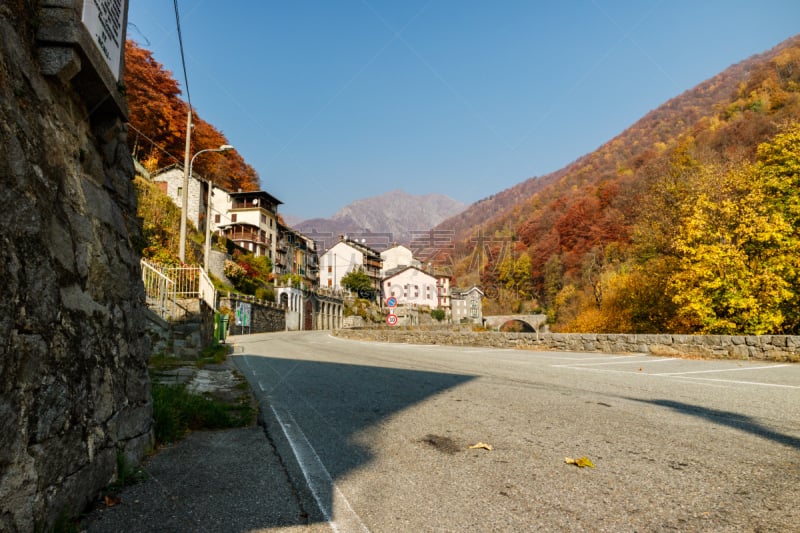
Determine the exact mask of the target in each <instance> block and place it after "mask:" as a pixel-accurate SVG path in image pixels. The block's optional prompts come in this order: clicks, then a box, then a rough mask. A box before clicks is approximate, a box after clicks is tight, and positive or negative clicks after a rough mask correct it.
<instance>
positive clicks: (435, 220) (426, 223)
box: [293, 189, 467, 250]
mask: <svg viewBox="0 0 800 533" xmlns="http://www.w3.org/2000/svg"><path fill="white" fill-rule="evenodd" d="M466 207H467V204H465V203H463V202H459V201H457V200H454V199H452V198H450V197H448V196H446V195H443V194H438V193H430V194H424V195H412V194H409V193H407V192H405V191H404V190H402V189H394V190H392V191H388V192H386V193H383V194H380V195H378V196H372V197H368V198H361V199H357V200H354V201H353V202H351V203H349V204H347V205H346V206H344V207H342V208H341V209H339V210H338V211H337V212H336V213H335V214H334V215H333V216H332V217H330V218H312V219H307V220H303V221H300V222H298V223H296V224H294V225H293V227H294V228H295V229H296V230H298V231H301V232H303V233H305V234H307V235H308V236H309V237H311V238H313V239H314V240H316V241H317V242H321V243H324V244H323V246H324V247H325V248H327V247H329V246H330V245H331V244H333V243H334V241H335V240H338V235H343V234H348V236H350V237H357V238H360V239H364V240H365V241H369V242H366V243H367V244H369V245H371V246H372V247H374V248H375V249H378V250H380V249H383V248H387V247H389V246H391V245H392V244H393V243H399V244H408V243H410V242H411V241H412V240H413V238H414V235H415V234H416V233H417V232H427V231H429V230H430V229H431V228H432V227H434V226H436V225H437V224H439V223H440V222H441V221H442V220H445V219H446V218H448V217H450V216H453V215H455V214H457V213H458V212H460V211H461V210H463V209H464V208H466Z"/></svg>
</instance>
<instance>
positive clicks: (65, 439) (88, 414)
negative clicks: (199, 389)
mask: <svg viewBox="0 0 800 533" xmlns="http://www.w3.org/2000/svg"><path fill="white" fill-rule="evenodd" d="M71 4H72V3H71V2H69V1H67V0H59V1H58V2H56V1H54V0H49V1H41V2H36V1H32V0H8V1H3V2H0V154H1V155H0V205H2V209H0V280H2V282H0V420H2V428H3V430H2V432H0V531H10V532H14V531H34V530H39V531H47V530H50V529H51V528H52V527H53V524H54V523H55V522H56V520H57V518H58V517H63V516H69V515H73V516H74V515H76V514H77V513H79V512H80V511H81V510H83V509H84V508H85V505H86V504H87V503H88V502H89V501H91V500H93V499H94V498H95V497H96V496H97V495H98V494H99V491H100V490H101V488H102V487H104V486H105V485H107V484H108V483H109V482H111V481H113V480H114V478H115V475H116V469H117V461H118V457H122V456H125V457H127V459H128V460H129V461H131V462H135V461H137V460H138V459H139V458H140V457H142V455H143V454H144V452H145V450H146V449H147V448H148V447H149V446H151V443H152V433H151V425H152V405H151V399H150V398H151V396H150V381H149V377H148V373H147V358H148V355H149V346H148V340H147V339H148V338H147V335H146V334H145V333H144V290H143V287H142V283H141V274H140V271H139V258H138V256H137V253H136V252H135V244H134V243H136V242H137V241H139V239H140V229H139V223H138V221H137V220H136V218H135V214H136V205H135V202H136V200H135V194H134V190H133V187H132V183H131V180H132V178H133V174H134V169H133V163H132V161H131V158H130V154H129V150H128V147H127V145H126V132H125V126H124V122H123V120H124V114H123V113H121V112H120V107H119V104H120V102H122V103H123V105H124V98H121V97H119V95H118V94H109V93H108V85H106V84H105V83H104V82H103V81H102V80H100V79H99V78H98V75H97V74H96V73H93V72H92V69H93V66H92V63H91V57H90V56H91V54H89V55H87V54H86V53H85V52H84V51H81V50H80V49H79V48H75V47H73V45H72V44H69V43H68V44H65V45H63V46H62V45H59V44H58V43H55V44H54V41H55V40H57V39H59V38H63V39H73V38H76V36H80V32H79V31H77V30H79V29H80V28H79V26H77V25H72V26H70V24H71V22H70V21H72V20H73V19H74V18H75V10H74V9H73V7H72V6H71ZM65 23H66V24H65ZM78 24H79V22H78ZM61 30H63V31H61ZM75 46H77V45H75ZM45 60H46V61H48V63H47V65H45V63H44V62H45ZM106 68H107V67H106ZM43 72H44V73H43ZM45 73H46V74H45ZM107 74H108V73H107V72H106V73H104V74H103V75H102V76H101V77H103V78H104V79H108V77H109V76H108V75H107ZM114 90H116V89H114ZM103 94H105V96H103Z"/></svg>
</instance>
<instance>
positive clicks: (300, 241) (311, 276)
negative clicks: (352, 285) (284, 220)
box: [273, 223, 319, 287]
mask: <svg viewBox="0 0 800 533" xmlns="http://www.w3.org/2000/svg"><path fill="white" fill-rule="evenodd" d="M273 272H274V273H275V274H276V275H277V276H283V275H286V274H294V275H296V276H299V277H300V281H301V282H302V283H303V285H304V286H305V287H316V286H317V285H318V284H319V258H318V256H317V245H316V243H315V242H314V240H313V239H312V238H311V237H307V236H306V235H303V234H302V233H300V232H299V231H297V230H295V229H292V228H290V227H289V226H286V225H284V224H280V223H279V224H278V244H277V246H276V255H275V262H274V266H273Z"/></svg>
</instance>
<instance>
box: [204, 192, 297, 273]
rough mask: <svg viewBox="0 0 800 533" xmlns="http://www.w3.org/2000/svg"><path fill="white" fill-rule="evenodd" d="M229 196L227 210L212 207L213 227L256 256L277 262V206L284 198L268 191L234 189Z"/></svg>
mask: <svg viewBox="0 0 800 533" xmlns="http://www.w3.org/2000/svg"><path fill="white" fill-rule="evenodd" d="M228 199H229V202H230V206H229V207H228V208H227V210H225V211H224V212H222V210H220V212H219V213H217V212H215V211H214V210H213V209H212V213H213V214H214V218H213V221H214V224H215V226H214V227H215V228H217V229H219V230H220V231H221V232H222V233H223V234H224V235H225V237H226V238H227V239H230V240H232V241H233V242H235V243H236V244H238V245H239V246H241V247H242V248H244V249H245V250H249V251H251V252H253V254H254V255H255V256H257V257H258V256H262V255H266V256H267V257H269V258H270V260H271V261H273V262H274V261H275V257H276V246H277V242H278V206H279V205H280V204H282V203H283V202H281V201H280V200H278V199H277V198H275V197H274V196H272V195H271V194H269V193H268V192H265V191H251V192H232V193H229V195H228ZM215 205H216V204H215Z"/></svg>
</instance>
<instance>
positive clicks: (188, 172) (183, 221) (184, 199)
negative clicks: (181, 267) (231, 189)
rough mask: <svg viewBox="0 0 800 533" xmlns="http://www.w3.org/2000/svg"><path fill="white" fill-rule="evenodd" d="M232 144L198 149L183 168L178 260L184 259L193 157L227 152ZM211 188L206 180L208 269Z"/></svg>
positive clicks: (182, 260)
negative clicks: (207, 153) (208, 153)
mask: <svg viewBox="0 0 800 533" xmlns="http://www.w3.org/2000/svg"><path fill="white" fill-rule="evenodd" d="M233 149H234V148H233V146H231V145H230V144H223V145H222V146H220V147H219V148H206V149H205V150H200V151H199V152H197V153H196V154H194V156H192V158H191V159H190V160H189V165H188V167H187V168H186V169H185V172H184V179H183V191H182V192H183V195H182V196H183V197H182V204H183V209H181V235H180V253H179V256H180V260H181V262H184V261H185V251H186V215H187V211H188V207H189V176H191V175H192V166H193V165H194V160H195V158H196V157H197V156H198V155H200V154H202V153H204V152H227V151H228V150H233ZM211 190H212V185H211V181H209V182H208V209H207V210H206V249H205V267H206V270H208V251H209V242H208V239H209V236H210V235H209V234H210V229H211V224H210V221H209V220H208V219H209V216H210V213H211Z"/></svg>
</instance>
